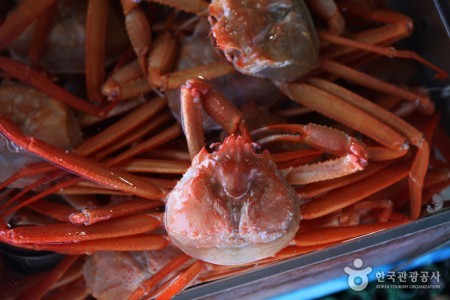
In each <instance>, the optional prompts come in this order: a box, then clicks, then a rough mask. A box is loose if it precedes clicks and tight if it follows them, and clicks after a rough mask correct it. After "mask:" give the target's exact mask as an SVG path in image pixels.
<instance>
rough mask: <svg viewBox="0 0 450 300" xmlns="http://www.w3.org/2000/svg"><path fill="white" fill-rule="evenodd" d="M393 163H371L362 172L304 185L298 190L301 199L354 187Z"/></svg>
mask: <svg viewBox="0 0 450 300" xmlns="http://www.w3.org/2000/svg"><path fill="white" fill-rule="evenodd" d="M392 163H393V162H384V163H371V164H369V166H368V167H367V168H366V169H364V170H363V171H361V172H358V173H355V174H352V175H349V176H345V177H342V178H336V179H331V180H327V181H319V182H314V183H311V184H307V185H304V186H302V187H299V188H297V189H296V191H297V193H298V194H299V196H300V198H312V197H316V196H318V195H321V194H324V193H326V192H329V191H332V190H335V189H338V188H341V187H344V186H347V185H348V186H350V185H353V184H354V183H356V182H359V181H360V180H363V179H365V178H367V177H369V176H371V175H373V174H376V173H377V172H379V171H381V170H382V169H384V168H386V167H388V166H389V165H390V164H392Z"/></svg>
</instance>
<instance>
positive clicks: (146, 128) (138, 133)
mask: <svg viewBox="0 0 450 300" xmlns="http://www.w3.org/2000/svg"><path fill="white" fill-rule="evenodd" d="M171 120H173V116H172V114H171V113H170V112H169V111H167V110H165V111H164V112H162V113H159V114H158V116H156V117H154V118H153V119H151V120H150V121H148V122H147V123H145V124H143V125H142V126H140V127H139V128H136V129H135V130H134V131H133V132H130V133H129V134H127V135H126V136H124V137H122V139H120V140H118V141H116V142H114V144H112V145H110V146H109V147H107V148H104V149H103V150H101V151H100V152H98V153H96V154H95V158H96V159H97V160H103V159H104V158H105V157H107V156H108V155H110V154H111V153H114V152H117V151H118V150H120V149H123V148H125V147H126V146H130V145H131V144H133V143H134V142H136V141H138V140H139V139H140V138H142V137H143V136H145V135H147V134H149V133H150V132H152V131H154V130H155V129H157V128H159V127H160V126H161V125H163V124H165V123H167V122H168V121H171Z"/></svg>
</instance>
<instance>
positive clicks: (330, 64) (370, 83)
mask: <svg viewBox="0 0 450 300" xmlns="http://www.w3.org/2000/svg"><path fill="white" fill-rule="evenodd" d="M320 68H321V69H322V70H325V71H327V72H329V73H331V74H334V75H337V76H339V77H342V78H344V79H347V80H350V81H352V82H355V83H357V84H359V85H362V86H365V87H368V88H371V89H373V90H376V91H379V92H382V93H389V94H393V95H397V96H400V97H402V98H403V99H405V100H408V101H411V102H416V101H418V102H419V104H420V107H421V108H422V109H423V112H424V113H427V114H432V113H433V112H434V104H433V102H432V101H431V100H430V99H429V98H428V97H424V96H422V95H418V94H415V93H412V92H410V91H408V90H406V89H403V88H401V87H397V86H395V85H393V84H390V83H387V82H385V81H382V80H380V79H377V78H375V77H373V76H370V75H368V74H366V73H363V72H360V71H357V70H355V69H352V68H349V67H347V66H345V65H343V64H340V63H337V62H335V61H332V60H329V59H323V60H321V62H320Z"/></svg>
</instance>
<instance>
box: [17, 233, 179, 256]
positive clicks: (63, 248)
mask: <svg viewBox="0 0 450 300" xmlns="http://www.w3.org/2000/svg"><path fill="white" fill-rule="evenodd" d="M169 243H170V242H169V240H168V239H167V238H166V237H164V236H161V235H155V234H148V233H143V234H137V235H130V236H122V237H118V238H106V239H100V240H92V241H80V242H76V243H67V244H55V243H49V244H21V245H20V247H21V248H28V249H34V250H37V251H41V250H45V251H53V252H58V253H65V254H91V253H93V252H96V251H151V250H161V249H164V248H166V247H167V246H168V245H169Z"/></svg>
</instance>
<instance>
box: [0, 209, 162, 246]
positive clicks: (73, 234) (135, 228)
mask: <svg viewBox="0 0 450 300" xmlns="http://www.w3.org/2000/svg"><path fill="white" fill-rule="evenodd" d="M160 225H161V222H160V220H158V218H156V217H154V216H151V215H148V214H141V215H136V216H128V217H122V218H118V219H114V220H108V221H105V222H101V223H98V224H94V225H91V226H75V225H72V224H66V223H62V224H50V225H42V226H31V227H17V228H15V229H7V227H6V225H5V224H4V223H3V224H0V226H1V230H0V241H2V242H5V243H8V244H11V245H20V244H48V243H71V242H79V241H91V240H98V239H106V238H115V237H123V236H129V235H136V234H140V233H145V232H148V231H152V230H154V229H155V228H157V227H158V226H160Z"/></svg>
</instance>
